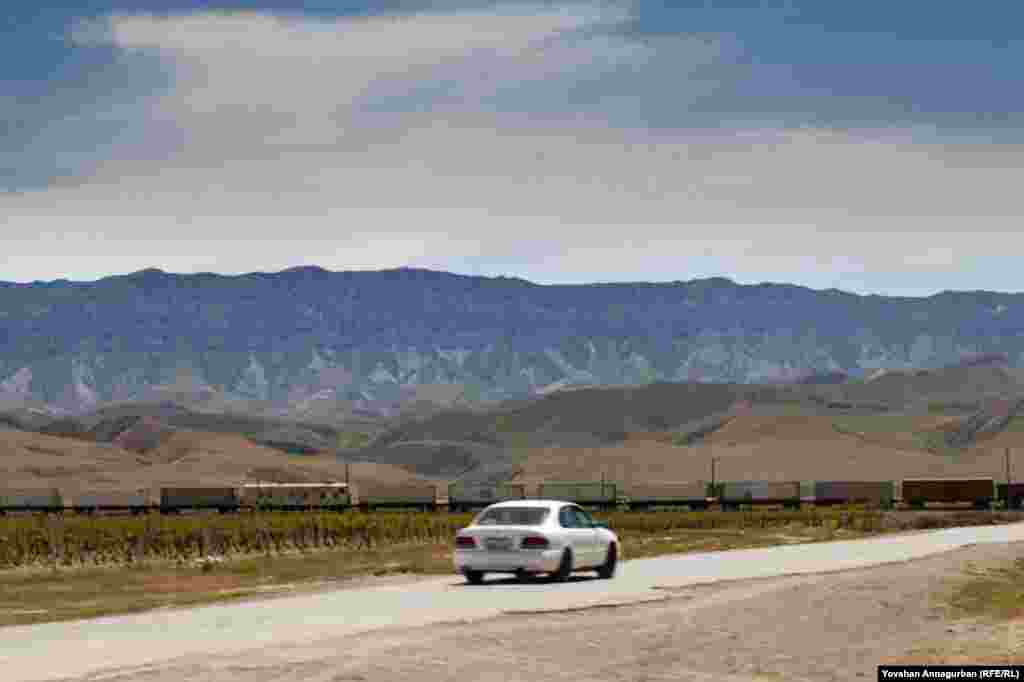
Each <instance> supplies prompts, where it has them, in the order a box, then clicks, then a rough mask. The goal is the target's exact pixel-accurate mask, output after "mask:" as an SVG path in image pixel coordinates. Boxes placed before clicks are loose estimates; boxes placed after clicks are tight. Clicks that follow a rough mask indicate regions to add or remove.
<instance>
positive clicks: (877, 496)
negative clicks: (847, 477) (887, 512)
mask: <svg viewBox="0 0 1024 682" xmlns="http://www.w3.org/2000/svg"><path fill="white" fill-rule="evenodd" d="M895 497H896V484H895V483H894V482H893V481H815V482H814V504H820V505H833V504H864V505H868V506H871V507H879V508H882V509H889V508H891V507H892V504H893V500H894V499H895Z"/></svg>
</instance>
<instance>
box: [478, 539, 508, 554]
mask: <svg viewBox="0 0 1024 682" xmlns="http://www.w3.org/2000/svg"><path fill="white" fill-rule="evenodd" d="M484 547H486V548H487V549H489V550H490V551H492V552H507V551H509V550H510V549H512V538H487V539H486V540H484Z"/></svg>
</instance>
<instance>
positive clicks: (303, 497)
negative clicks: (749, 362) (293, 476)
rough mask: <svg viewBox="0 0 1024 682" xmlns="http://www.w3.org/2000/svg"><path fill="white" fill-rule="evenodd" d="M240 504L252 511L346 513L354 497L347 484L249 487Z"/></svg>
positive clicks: (244, 491)
mask: <svg viewBox="0 0 1024 682" xmlns="http://www.w3.org/2000/svg"><path fill="white" fill-rule="evenodd" d="M239 502H240V504H241V506H243V507H246V508H250V509H269V510H281V511H287V510H294V511H297V510H301V509H345V508H348V507H349V506H351V497H350V496H349V492H348V484H346V483H246V484H244V485H243V486H242V487H241V489H240V490H239Z"/></svg>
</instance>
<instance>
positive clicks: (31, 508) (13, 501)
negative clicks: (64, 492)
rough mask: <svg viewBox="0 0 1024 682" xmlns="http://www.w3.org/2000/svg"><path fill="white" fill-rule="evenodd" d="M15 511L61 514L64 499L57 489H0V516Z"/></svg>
mask: <svg viewBox="0 0 1024 682" xmlns="http://www.w3.org/2000/svg"><path fill="white" fill-rule="evenodd" d="M17 511H25V512H54V513H58V512H62V511H64V498H63V497H62V496H61V494H60V490H59V489H57V488H7V489H0V514H3V513H6V512H17Z"/></svg>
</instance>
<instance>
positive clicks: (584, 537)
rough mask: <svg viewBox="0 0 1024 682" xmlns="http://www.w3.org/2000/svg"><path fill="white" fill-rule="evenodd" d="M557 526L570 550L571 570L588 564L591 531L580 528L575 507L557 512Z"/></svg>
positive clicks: (563, 508)
mask: <svg viewBox="0 0 1024 682" xmlns="http://www.w3.org/2000/svg"><path fill="white" fill-rule="evenodd" d="M558 525H560V526H561V527H562V533H563V534H564V535H565V538H566V540H567V542H568V544H569V547H571V548H572V556H573V568H580V567H582V566H587V565H589V563H590V552H591V547H590V539H591V536H592V529H590V528H583V527H581V526H580V519H579V517H578V516H576V510H575V507H572V506H568V505H567V506H565V507H562V508H561V510H559V512H558Z"/></svg>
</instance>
